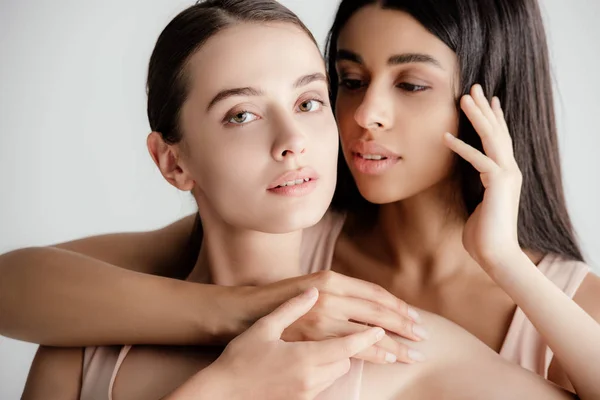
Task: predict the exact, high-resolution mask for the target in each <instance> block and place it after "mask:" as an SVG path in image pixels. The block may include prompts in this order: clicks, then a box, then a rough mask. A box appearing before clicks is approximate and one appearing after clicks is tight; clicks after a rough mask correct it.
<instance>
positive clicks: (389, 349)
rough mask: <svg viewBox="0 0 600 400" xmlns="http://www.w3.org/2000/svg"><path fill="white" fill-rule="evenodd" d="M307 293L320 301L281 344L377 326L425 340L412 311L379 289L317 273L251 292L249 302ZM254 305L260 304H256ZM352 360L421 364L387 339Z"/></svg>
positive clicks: (288, 331) (411, 353) (286, 333)
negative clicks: (313, 292) (315, 293)
mask: <svg viewBox="0 0 600 400" xmlns="http://www.w3.org/2000/svg"><path fill="white" fill-rule="evenodd" d="M309 287H316V288H317V289H318V290H319V292H320V296H319V299H318V301H317V302H316V304H315V306H314V307H313V308H312V309H311V310H310V311H309V312H308V313H307V314H306V315H305V316H303V317H302V318H300V319H299V320H298V321H296V322H294V323H293V324H291V326H290V327H289V328H287V329H286V330H285V331H284V333H283V335H282V339H283V340H285V341H288V342H293V341H319V340H325V339H330V338H336V337H344V336H348V335H350V334H353V333H357V332H362V331H365V330H367V329H369V326H368V325H371V326H378V327H381V328H384V329H385V330H387V331H390V332H392V333H394V334H397V335H399V336H402V337H404V338H406V339H409V340H414V341H420V340H422V339H425V338H426V337H427V332H426V331H425V329H424V328H423V327H422V326H420V325H418V324H416V323H415V322H418V321H420V319H419V315H418V313H417V312H416V310H414V309H412V308H410V307H409V306H408V305H407V304H406V303H405V302H403V301H402V300H400V299H398V298H397V297H395V296H394V295H392V294H391V293H389V292H388V291H386V290H385V289H383V288H382V287H380V286H378V285H375V284H373V283H370V282H365V281H362V280H360V279H355V278H350V277H347V276H345V275H342V274H338V273H335V272H332V271H321V272H317V273H313V274H310V275H304V276H301V277H296V278H292V279H286V280H284V281H281V282H277V283H275V284H271V285H267V286H264V287H257V288H255V289H254V290H255V291H256V293H255V294H254V297H255V298H258V297H260V298H266V297H269V298H271V299H273V298H275V299H276V298H281V296H282V295H283V296H285V297H284V298H285V299H287V298H289V297H291V296H293V295H295V294H297V293H298V292H301V291H302V290H306V288H309ZM246 301H248V299H246ZM257 303H260V301H257ZM280 303H281V301H279V303H278V304H280ZM355 358H358V359H362V360H366V361H370V362H373V363H378V364H386V363H394V362H396V361H400V362H405V363H413V362H415V361H419V360H421V359H422V356H421V355H420V354H419V353H418V352H417V351H416V350H412V349H410V348H409V347H408V346H406V345H405V344H403V343H399V342H398V341H395V340H394V339H392V338H391V337H390V336H389V335H386V337H385V338H384V339H383V340H381V341H380V342H379V343H377V345H375V346H372V347H370V348H367V349H365V350H364V351H361V352H360V353H358V354H357V355H356V356H355Z"/></svg>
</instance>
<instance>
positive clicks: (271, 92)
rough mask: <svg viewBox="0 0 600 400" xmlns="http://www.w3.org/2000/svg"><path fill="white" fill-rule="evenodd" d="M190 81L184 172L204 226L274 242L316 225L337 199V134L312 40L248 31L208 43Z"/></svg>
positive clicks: (287, 27)
mask: <svg viewBox="0 0 600 400" xmlns="http://www.w3.org/2000/svg"><path fill="white" fill-rule="evenodd" d="M187 72H188V82H189V84H190V91H189V96H188V99H187V101H186V102H185V104H184V106H183V108H182V112H181V125H182V132H183V141H182V143H181V144H180V149H181V151H180V154H181V159H180V165H181V167H182V169H183V171H184V172H186V173H187V174H188V175H189V177H190V178H191V179H193V182H194V189H195V195H196V199H197V200H198V202H199V207H200V211H201V212H203V211H207V210H209V215H203V219H205V218H211V216H212V217H214V216H216V217H217V218H219V219H221V220H222V221H224V222H225V223H226V224H229V225H231V226H235V227H239V228H244V229H250V230H258V231H262V232H268V233H284V232H291V231H294V230H298V229H302V228H306V227H309V226H312V225H314V224H315V223H317V222H318V221H319V220H320V219H321V217H322V216H323V214H324V213H325V211H326V209H327V207H328V206H329V203H330V202H331V199H332V196H333V191H334V187H335V182H336V163H337V147H338V132H337V126H336V123H335V119H334V117H333V112H332V110H331V107H330V106H329V102H328V85H327V79H326V75H325V66H324V62H323V59H322V57H321V54H320V53H319V50H318V48H317V47H316V46H315V44H314V43H313V42H312V40H311V39H310V38H309V37H308V36H307V34H306V33H305V32H304V31H302V30H301V29H300V28H298V27H296V26H294V25H292V24H286V23H273V24H240V25H237V26H234V27H232V28H228V29H226V30H224V31H222V32H219V33H218V34H216V35H215V36H213V37H212V38H210V39H209V40H208V41H207V42H206V43H205V44H204V45H203V46H202V47H201V48H200V49H199V50H198V51H197V52H196V53H195V54H194V55H193V56H192V58H191V59H190V63H189V64H188V66H187ZM203 208H204V210H203Z"/></svg>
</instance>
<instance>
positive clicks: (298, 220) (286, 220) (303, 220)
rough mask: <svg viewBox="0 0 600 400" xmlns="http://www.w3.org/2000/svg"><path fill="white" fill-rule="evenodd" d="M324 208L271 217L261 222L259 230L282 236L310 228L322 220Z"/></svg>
mask: <svg viewBox="0 0 600 400" xmlns="http://www.w3.org/2000/svg"><path fill="white" fill-rule="evenodd" d="M326 211H327V209H326V208H323V207H320V208H318V207H314V208H312V209H302V210H295V211H294V212H290V213H286V214H285V215H278V216H271V217H270V218H268V219H265V220H263V223H262V224H261V227H260V229H257V230H259V231H261V232H264V233H273V234H283V233H291V232H296V231H300V230H303V229H306V228H310V227H312V226H314V225H316V224H317V223H319V221H321V219H322V218H323V215H325V212H326Z"/></svg>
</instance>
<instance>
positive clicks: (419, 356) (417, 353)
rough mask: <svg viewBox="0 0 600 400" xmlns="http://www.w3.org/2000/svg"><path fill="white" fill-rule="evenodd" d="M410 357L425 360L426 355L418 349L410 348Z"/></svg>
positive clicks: (419, 360) (415, 359)
mask: <svg viewBox="0 0 600 400" xmlns="http://www.w3.org/2000/svg"><path fill="white" fill-rule="evenodd" d="M408 357H409V358H410V359H411V360H413V361H416V362H421V361H425V356H424V355H423V353H421V352H420V351H418V350H415V349H408Z"/></svg>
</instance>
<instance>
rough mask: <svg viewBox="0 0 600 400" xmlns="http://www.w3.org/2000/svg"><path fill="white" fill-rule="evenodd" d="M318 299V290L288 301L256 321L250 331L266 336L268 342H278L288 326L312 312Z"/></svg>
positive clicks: (311, 290)
mask: <svg viewBox="0 0 600 400" xmlns="http://www.w3.org/2000/svg"><path fill="white" fill-rule="evenodd" d="M318 298H319V292H318V290H317V289H315V288H311V289H308V290H307V291H305V292H304V293H302V294H301V295H299V296H296V297H294V298H292V299H290V300H288V301H286V302H285V303H283V304H282V305H281V306H279V307H278V308H277V309H275V310H274V311H273V312H271V313H270V314H269V315H266V316H265V317H263V318H261V319H259V320H258V321H256V323H255V324H254V325H253V326H252V327H250V329H248V331H250V332H252V333H258V334H261V335H264V336H265V339H266V340H277V339H279V338H280V337H281V334H282V333H283V331H284V330H285V329H286V328H287V327H288V326H290V325H291V324H293V323H294V322H295V321H297V320H298V319H299V318H300V317H302V316H303V315H304V314H306V313H307V312H308V311H310V309H311V308H312V307H313V306H314V305H315V303H316V302H317V299H318Z"/></svg>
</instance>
